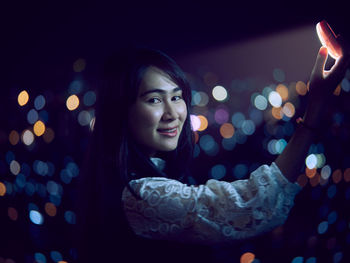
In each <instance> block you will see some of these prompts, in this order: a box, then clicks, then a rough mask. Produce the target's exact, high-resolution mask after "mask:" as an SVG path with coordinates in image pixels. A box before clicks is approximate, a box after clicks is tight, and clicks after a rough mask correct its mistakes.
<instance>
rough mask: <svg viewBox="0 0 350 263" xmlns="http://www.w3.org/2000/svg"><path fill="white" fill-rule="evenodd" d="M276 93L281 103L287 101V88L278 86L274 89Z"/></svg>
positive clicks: (282, 85)
mask: <svg viewBox="0 0 350 263" xmlns="http://www.w3.org/2000/svg"><path fill="white" fill-rule="evenodd" d="M276 91H277V92H278V94H280V96H281V98H282V100H283V101H286V100H287V99H288V95H289V94H288V93H289V92H288V88H287V87H286V86H285V85H284V84H278V85H277V87H276Z"/></svg>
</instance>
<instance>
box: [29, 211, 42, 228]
mask: <svg viewBox="0 0 350 263" xmlns="http://www.w3.org/2000/svg"><path fill="white" fill-rule="evenodd" d="M29 218H30V221H32V223H33V224H36V225H42V224H43V223H44V217H43V216H42V215H41V214H40V213H39V212H38V211H36V210H30V211H29Z"/></svg>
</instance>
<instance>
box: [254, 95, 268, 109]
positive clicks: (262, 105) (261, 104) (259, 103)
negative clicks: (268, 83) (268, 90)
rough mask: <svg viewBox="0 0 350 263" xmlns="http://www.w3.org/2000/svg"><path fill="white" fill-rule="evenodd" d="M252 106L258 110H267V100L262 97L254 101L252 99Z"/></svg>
mask: <svg viewBox="0 0 350 263" xmlns="http://www.w3.org/2000/svg"><path fill="white" fill-rule="evenodd" d="M254 106H255V107H256V108H257V109H258V110H266V108H267V99H266V98H265V97H264V96H262V95H258V96H256V97H255V99H254Z"/></svg>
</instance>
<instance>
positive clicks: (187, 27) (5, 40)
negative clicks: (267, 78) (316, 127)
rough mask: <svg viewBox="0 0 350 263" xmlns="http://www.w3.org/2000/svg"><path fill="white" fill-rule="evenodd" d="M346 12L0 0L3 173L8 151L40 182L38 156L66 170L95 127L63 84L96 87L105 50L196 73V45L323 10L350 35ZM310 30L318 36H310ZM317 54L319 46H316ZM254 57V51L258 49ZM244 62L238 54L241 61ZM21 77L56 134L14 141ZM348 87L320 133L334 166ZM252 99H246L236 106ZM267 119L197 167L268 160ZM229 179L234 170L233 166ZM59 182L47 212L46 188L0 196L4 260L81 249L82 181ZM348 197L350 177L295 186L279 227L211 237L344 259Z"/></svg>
mask: <svg viewBox="0 0 350 263" xmlns="http://www.w3.org/2000/svg"><path fill="white" fill-rule="evenodd" d="M348 17H349V11H348V10H347V8H346V7H345V6H344V4H343V3H340V1H339V3H338V2H332V3H327V4H324V3H321V2H316V1H280V2H272V1H226V2H224V1H209V2H205V1H187V2H186V1H162V2H147V1H127V2H117V1H113V2H112V1H110V2H95V3H93V2H88V1H86V2H80V1H71V2H69V3H68V2H62V1H23V2H21V1H12V2H11V3H10V2H3V3H1V4H0V29H1V31H0V48H1V49H0V60H1V61H0V65H1V68H0V70H1V72H0V76H1V79H0V162H1V165H0V168H1V169H0V182H5V181H6V182H10V183H13V185H15V176H14V175H12V174H11V173H10V171H9V164H8V163H7V161H6V156H8V155H7V154H8V152H9V151H11V152H12V153H14V155H15V159H16V160H17V161H18V162H20V163H27V164H28V166H29V167H30V168H29V169H30V170H31V171H30V172H29V174H27V175H26V176H27V178H28V179H27V180H28V181H29V180H30V179H29V178H31V179H32V180H34V181H35V182H36V183H38V184H39V183H41V184H43V185H46V182H47V181H48V180H49V179H50V178H49V179H48V178H47V177H46V178H45V177H42V176H39V175H37V174H35V172H34V171H33V170H34V169H33V168H32V167H33V165H32V164H33V163H34V161H35V160H43V161H50V162H51V163H53V164H54V166H55V172H54V173H53V175H52V176H53V177H52V178H51V179H50V180H54V181H55V182H59V181H60V172H61V171H62V170H63V169H64V168H65V167H66V165H67V163H69V162H74V163H76V164H77V165H80V163H81V161H82V159H83V154H84V151H85V149H86V137H87V134H88V130H87V128H86V127H81V126H80V125H79V124H78V123H77V121H76V119H77V115H78V113H77V112H75V111H73V112H69V111H67V109H66V108H65V100H66V99H67V97H68V96H69V94H70V93H69V90H68V87H69V85H70V83H71V82H72V80H74V79H82V80H83V81H84V90H85V91H86V90H96V89H97V87H98V79H97V76H98V72H99V70H100V68H101V66H102V63H103V61H104V60H105V59H106V57H108V56H109V55H110V54H112V53H113V52H114V51H115V50H117V49H118V48H119V47H122V46H125V45H130V44H138V45H146V46H150V47H154V48H159V49H161V50H163V51H165V52H166V53H168V54H169V55H171V56H172V57H174V58H175V60H178V61H179V63H180V65H181V66H183V67H184V69H185V70H186V71H187V72H188V73H189V74H191V75H195V74H196V72H195V70H194V67H193V65H191V64H190V62H189V61H190V60H191V56H192V55H193V56H194V55H197V56H198V54H199V53H201V52H205V51H206V50H210V49H215V48H217V47H222V46H225V45H236V44H238V43H243V44H244V43H248V41H250V43H251V42H254V41H255V39H256V38H259V37H264V36H270V35H277V36H278V34H281V33H283V32H288V31H289V30H293V29H296V28H302V27H310V26H313V25H315V24H316V22H318V21H320V20H322V19H326V20H327V21H328V22H329V24H330V25H331V26H332V27H333V28H334V29H335V30H336V32H341V34H342V35H343V36H344V37H345V38H348V39H349V38H350V31H349V26H348V25H349V19H348ZM314 40H315V36H313V38H312V40H310V41H311V42H312V41H314ZM311 42H310V43H311ZM312 43H316V42H312ZM307 44H308V43H305V45H307ZM312 47H313V46H312ZM281 48H282V47H281ZM286 53H288V52H286ZM290 55H291V56H294V53H292V52H291V53H290ZM310 56H311V57H312V58H314V57H315V53H313V54H311V55H310ZM287 57H288V54H286V58H287ZM79 58H83V59H85V61H86V63H87V66H86V69H85V70H84V71H83V72H82V73H76V72H74V71H73V70H72V65H73V63H74V61H76V60H77V59H79ZM205 59H206V57H204V58H203V59H202V60H204V61H205ZM249 60H250V61H254V57H250V58H249ZM286 60H288V59H286ZM207 63H208V64H210V61H207ZM223 63H224V62H223ZM239 63H243V61H237V64H239ZM300 63H301V64H306V65H307V68H310V69H311V66H312V63H313V61H312V60H310V59H307V60H305V61H302V62H300ZM287 64H288V63H287ZM212 70H213V69H212ZM214 70H215V69H214ZM296 71H297V69H296ZM218 74H220V72H219V73H218ZM251 74H252V75H254V72H252V73H251ZM308 74H309V72H305V76H302V78H304V79H303V80H304V81H307V79H305V78H307V77H306V76H308ZM297 80H298V79H294V81H297ZM290 81H292V80H290ZM23 89H25V90H27V91H28V92H29V94H30V96H31V98H34V97H35V96H37V95H38V94H43V95H44V96H45V98H46V100H47V101H46V106H45V109H46V110H47V112H48V113H49V120H48V121H47V123H46V125H47V127H51V128H52V129H53V130H54V131H55V139H54V140H53V141H52V142H51V143H49V144H47V143H44V142H43V141H42V140H41V138H38V139H37V140H36V142H35V144H34V145H33V146H32V147H27V146H25V145H23V143H22V144H21V143H18V144H17V145H15V146H13V145H11V144H10V143H9V141H8V136H9V133H10V131H11V130H14V129H15V130H17V131H18V132H20V131H22V130H23V129H25V128H28V127H29V125H28V123H27V121H26V114H27V111H28V110H29V109H30V108H31V107H32V104H31V105H29V104H28V105H26V106H24V107H19V106H18V104H17V102H16V99H17V95H18V93H19V92H20V91H21V90H23ZM342 95H343V96H342V97H341V98H340V99H339V103H337V104H336V105H335V106H333V108H334V111H335V112H343V115H342V121H341V122H340V123H339V121H337V120H336V118H334V115H330V116H331V117H330V125H331V131H330V132H329V133H327V135H326V136H325V139H324V144H323V145H324V147H325V148H326V150H325V155H326V156H327V163H329V165H330V166H331V167H332V170H333V171H334V170H336V169H340V170H341V171H345V169H347V168H348V167H349V166H350V158H349V156H350V154H349V152H350V150H349V133H348V130H349V107H347V106H346V105H347V104H348V103H349V94H348V93H345V94H342ZM305 102H306V100H305V98H302V99H301V100H300V105H299V107H298V109H297V110H298V112H302V111H303V109H304V106H305ZM30 103H33V102H32V101H30ZM247 104H249V96H248V97H247ZM245 107H246V105H245V104H244V103H243V104H242V105H241V108H245ZM111 116H112V113H111ZM332 116H333V117H332ZM291 121H294V120H291ZM276 125H277V124H276ZM216 128H217V127H214V126H213V127H211V130H210V129H209V130H208V133H209V132H213V133H214V131H215V129H216ZM264 129H265V128H264V125H261V126H260V127H257V131H256V133H255V134H254V135H253V136H252V137H249V139H248V140H247V142H246V143H244V145H239V146H237V147H236V148H235V149H234V150H233V151H231V152H224V151H220V153H219V154H218V155H216V156H207V155H205V154H204V153H201V154H200V155H199V156H198V157H197V158H196V160H195V162H194V166H195V168H197V169H199V170H200V171H201V172H199V173H198V174H200V175H202V176H201V178H196V179H197V180H204V179H206V178H207V177H210V175H208V173H207V172H204V171H206V170H208V169H210V167H211V166H212V165H213V164H215V163H217V162H218V160H225V162H226V160H232V158H233V162H234V163H245V164H247V166H248V167H253V166H254V165H256V164H262V163H269V162H271V161H273V159H274V158H275V157H276V156H275V155H271V154H269V153H268V152H267V151H266V149H264V148H263V147H260V148H261V149H256V148H257V147H256V145H257V144H260V145H261V141H263V140H264V139H265V137H268V135H267V134H266V132H265V131H264ZM285 137H286V139H288V136H285ZM203 161H205V162H203ZM201 163H206V165H207V166H201ZM232 166H233V165H232ZM231 168H232V167H231ZM224 179H227V180H230V179H234V178H231V177H230V175H227V177H226V178H224ZM60 184H62V185H63V189H64V192H63V194H62V196H61V203H60V205H57V215H56V216H54V217H49V216H47V215H45V211H44V209H43V207H44V204H45V202H47V200H48V199H49V196H48V195H47V196H38V195H36V194H34V195H31V196H29V195H27V194H26V193H25V191H23V190H18V191H17V192H16V191H13V193H12V194H6V195H5V196H0V223H1V226H0V229H1V230H0V239H1V242H0V244H1V246H0V262H6V263H10V262H12V261H10V259H11V260H13V261H15V262H35V261H34V260H35V255H37V257H36V260H37V262H39V263H41V261H39V258H40V256H38V254H35V253H41V254H42V255H44V256H45V258H46V262H55V261H56V262H58V261H59V260H58V259H59V257H58V256H56V257H55V256H53V255H55V253H52V252H55V251H56V252H59V254H61V256H62V260H66V261H68V262H73V259H74V257H75V252H74V248H73V247H72V244H71V242H70V240H71V239H70V233H71V230H72V228H74V224H70V223H67V220H66V219H65V217H64V215H65V211H70V210H71V209H72V205H71V201H72V200H73V199H74V198H75V195H74V194H75V181H74V179H73V180H72V183H71V184H67V185H66V184H64V183H62V182H60ZM332 185H336V195H335V197H331V198H330V197H329V196H330V194H329V192H330V191H331V190H329V189H334V187H333V188H330V186H332ZM349 199H350V194H349V182H345V181H344V180H343V181H341V182H340V183H339V184H335V183H333V182H332V181H331V180H330V182H329V183H328V184H326V185H325V186H320V185H319V186H316V187H312V186H310V185H309V184H308V185H307V186H305V189H304V190H303V192H302V193H301V194H300V195H299V196H298V197H297V199H296V206H295V208H294V209H293V210H292V213H291V215H290V217H289V219H288V221H287V223H286V224H285V225H284V226H283V227H280V228H278V229H277V230H275V231H273V232H272V233H269V234H267V235H264V236H263V237H259V238H256V239H253V240H248V241H246V242H240V243H238V244H237V245H236V246H235V248H232V247H228V248H225V247H224V248H222V247H220V248H215V249H214V251H215V254H216V255H217V258H218V262H239V258H240V256H241V255H242V254H243V253H245V252H247V251H249V252H252V253H254V254H255V255H256V258H257V260H256V262H292V261H293V260H294V261H293V262H294V263H295V262H302V261H297V260H298V258H297V257H301V258H302V259H303V260H304V262H308V263H311V262H316V261H313V260H314V258H315V259H317V262H346V260H347V258H348V257H349V255H348V252H347V248H348V247H349V244H350V234H349V233H350V231H349V229H350V217H349V213H348V209H349ZM30 204H36V205H37V206H38V207H39V210H40V211H41V212H42V214H43V215H45V221H44V224H42V225H35V224H33V223H32V222H31V221H30V220H29V217H28V212H29V208H28V206H29V205H30ZM9 207H12V208H15V209H16V210H17V212H18V218H17V219H16V220H12V219H9V216H8V208H9ZM333 211H336V213H337V217H336V221H335V223H329V225H330V226H329V230H328V231H327V232H326V233H325V234H320V233H318V226H319V224H320V223H321V222H322V221H327V220H328V221H329V222H330V221H331V220H332V218H330V214H331V213H332V212H333ZM6 260H7V261H6ZM300 260H301V259H300Z"/></svg>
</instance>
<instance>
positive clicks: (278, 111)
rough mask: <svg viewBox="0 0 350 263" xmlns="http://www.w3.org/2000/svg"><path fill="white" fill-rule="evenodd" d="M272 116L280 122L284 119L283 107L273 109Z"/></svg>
mask: <svg viewBox="0 0 350 263" xmlns="http://www.w3.org/2000/svg"><path fill="white" fill-rule="evenodd" d="M271 114H272V116H273V117H274V118H275V119H277V120H280V119H282V118H283V111H282V108H281V107H278V108H276V107H272V109H271Z"/></svg>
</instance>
